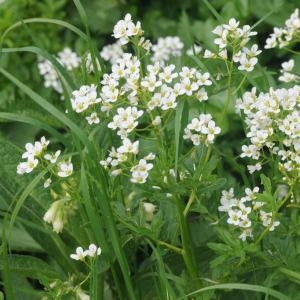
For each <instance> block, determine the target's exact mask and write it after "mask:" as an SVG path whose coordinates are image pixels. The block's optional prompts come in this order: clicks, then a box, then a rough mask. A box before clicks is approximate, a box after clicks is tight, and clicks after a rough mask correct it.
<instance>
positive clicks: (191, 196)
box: [183, 189, 196, 217]
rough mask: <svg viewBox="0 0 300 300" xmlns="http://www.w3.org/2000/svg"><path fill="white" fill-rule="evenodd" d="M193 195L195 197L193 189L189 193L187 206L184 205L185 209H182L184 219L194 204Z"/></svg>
mask: <svg viewBox="0 0 300 300" xmlns="http://www.w3.org/2000/svg"><path fill="white" fill-rule="evenodd" d="M195 195H196V192H195V190H194V189H193V190H192V192H191V194H190V197H189V201H188V203H187V205H186V207H185V209H184V211H183V215H184V217H186V216H187V214H188V212H189V209H190V207H191V205H192V204H193V202H194V200H195Z"/></svg>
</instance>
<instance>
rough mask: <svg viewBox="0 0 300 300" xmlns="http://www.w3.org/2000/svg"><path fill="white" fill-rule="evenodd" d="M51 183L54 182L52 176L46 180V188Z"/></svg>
mask: <svg viewBox="0 0 300 300" xmlns="http://www.w3.org/2000/svg"><path fill="white" fill-rule="evenodd" d="M51 183H52V180H51V178H50V177H49V178H47V179H46V180H45V182H44V188H45V189H46V188H47V187H49V186H50V184H51Z"/></svg>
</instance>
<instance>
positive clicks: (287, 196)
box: [255, 187, 293, 245]
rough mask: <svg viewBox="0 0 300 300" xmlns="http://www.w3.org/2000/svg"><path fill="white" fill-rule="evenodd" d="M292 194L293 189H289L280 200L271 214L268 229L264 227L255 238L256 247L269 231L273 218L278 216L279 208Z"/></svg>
mask: <svg viewBox="0 0 300 300" xmlns="http://www.w3.org/2000/svg"><path fill="white" fill-rule="evenodd" d="M292 193H293V188H292V187H291V188H290V190H289V192H288V193H287V194H286V195H285V197H284V198H283V199H282V201H281V202H280V203H279V205H278V206H277V208H276V210H275V212H273V214H272V220H271V222H270V224H269V225H268V227H266V228H265V229H264V231H263V232H262V233H261V234H260V236H259V237H258V238H257V240H256V241H255V245H258V244H259V243H260V241H261V240H262V239H263V238H264V237H265V235H266V234H267V233H268V231H269V230H270V228H271V227H272V225H273V223H274V220H275V218H276V217H277V215H278V212H279V210H280V208H281V207H282V206H283V205H284V204H285V203H286V202H287V201H288V199H289V198H290V197H291V195H292Z"/></svg>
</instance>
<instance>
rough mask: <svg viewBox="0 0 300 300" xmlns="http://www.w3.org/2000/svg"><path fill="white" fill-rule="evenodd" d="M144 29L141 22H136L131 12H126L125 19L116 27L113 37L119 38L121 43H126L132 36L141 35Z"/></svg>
mask: <svg viewBox="0 0 300 300" xmlns="http://www.w3.org/2000/svg"><path fill="white" fill-rule="evenodd" d="M142 34H143V30H142V28H141V22H137V23H136V24H134V23H133V22H132V19H131V15H130V14H126V16H125V18H124V20H120V21H118V22H117V24H116V25H115V27H114V33H113V37H114V38H116V39H118V40H119V42H120V44H121V45H126V44H127V43H128V42H129V40H130V37H132V36H141V35H142Z"/></svg>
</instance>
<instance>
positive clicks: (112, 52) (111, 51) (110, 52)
mask: <svg viewBox="0 0 300 300" xmlns="http://www.w3.org/2000/svg"><path fill="white" fill-rule="evenodd" d="M123 54H124V52H123V49H122V45H120V43H118V42H117V43H114V44H109V45H106V46H104V47H103V48H102V50H101V52H100V56H101V57H102V58H103V59H104V60H105V61H108V62H110V63H111V64H113V63H115V62H116V60H117V59H119V58H121V57H122V56H123Z"/></svg>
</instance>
